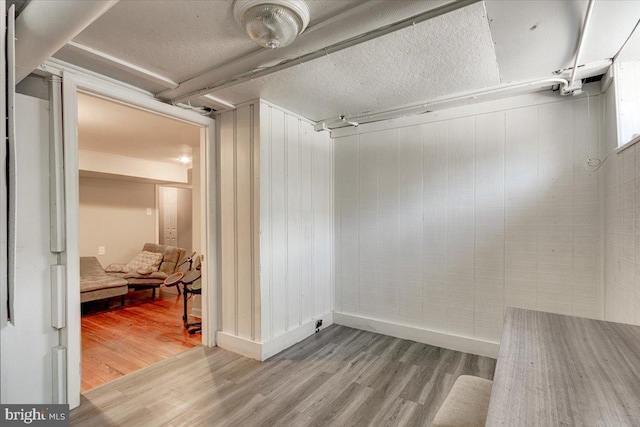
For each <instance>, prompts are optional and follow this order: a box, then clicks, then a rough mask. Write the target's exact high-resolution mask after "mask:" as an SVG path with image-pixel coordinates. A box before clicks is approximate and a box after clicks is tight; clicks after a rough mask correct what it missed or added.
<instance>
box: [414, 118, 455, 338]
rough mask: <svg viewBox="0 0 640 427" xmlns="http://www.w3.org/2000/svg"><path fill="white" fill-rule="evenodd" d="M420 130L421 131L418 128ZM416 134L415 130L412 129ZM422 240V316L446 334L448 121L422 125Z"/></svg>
mask: <svg viewBox="0 0 640 427" xmlns="http://www.w3.org/2000/svg"><path fill="white" fill-rule="evenodd" d="M418 129H420V128H418ZM412 130H413V131H414V132H415V131H416V129H415V128H412ZM420 130H421V131H422V141H423V153H422V155H423V157H422V161H423V166H422V173H423V184H422V187H423V209H424V211H423V228H422V232H423V237H422V242H423V243H422V256H423V261H422V263H423V268H422V271H423V272H422V281H423V292H422V317H423V320H422V321H423V325H425V327H427V328H429V329H431V330H434V331H438V332H444V331H445V330H446V323H447V319H448V317H449V315H450V307H447V305H446V302H447V301H446V299H445V297H446V291H447V277H446V252H447V227H446V219H447V188H448V174H447V167H448V166H447V139H448V136H449V132H448V130H449V129H448V126H447V123H446V122H439V123H430V124H426V125H423V126H422V127H421V129H420Z"/></svg>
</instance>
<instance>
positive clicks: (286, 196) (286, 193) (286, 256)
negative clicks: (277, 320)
mask: <svg viewBox="0 0 640 427" xmlns="http://www.w3.org/2000/svg"><path fill="white" fill-rule="evenodd" d="M288 121H289V115H288V114H286V113H284V232H285V236H284V241H285V245H284V251H285V254H284V260H285V261H284V265H285V267H284V330H285V332H286V331H288V330H289V315H290V313H289V185H288V184H289V131H288V130H289V126H288V125H287V122H288Z"/></svg>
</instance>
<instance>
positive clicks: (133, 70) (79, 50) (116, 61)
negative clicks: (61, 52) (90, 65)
mask: <svg viewBox="0 0 640 427" xmlns="http://www.w3.org/2000/svg"><path fill="white" fill-rule="evenodd" d="M65 49H67V50H69V51H71V52H74V53H76V54H80V55H82V56H84V57H87V58H88V59H90V60H93V61H97V62H100V63H102V64H107V65H109V66H111V67H114V68H117V69H119V70H122V71H126V72H128V73H130V74H133V75H134V76H137V77H141V78H143V79H144V80H148V81H150V82H153V83H155V84H157V85H160V86H162V87H164V88H166V89H175V88H177V87H178V86H179V84H178V83H177V82H174V81H173V80H171V79H169V78H167V77H164V76H161V75H160V74H158V73H154V72H153V71H149V70H147V69H145V68H142V67H140V66H138V65H136V64H132V63H130V62H127V61H124V60H122V59H120V58H116V57H115V56H112V55H109V54H107V53H104V52H102V51H99V50H97V49H93V48H91V47H89V46H85V45H82V44H80V43H76V42H74V41H70V42H69V43H67V44H66V46H65Z"/></svg>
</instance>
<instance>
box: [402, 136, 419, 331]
mask: <svg viewBox="0 0 640 427" xmlns="http://www.w3.org/2000/svg"><path fill="white" fill-rule="evenodd" d="M397 149H398V233H397V236H398V239H397V242H396V244H398V245H401V246H400V247H396V256H397V257H398V267H397V268H398V285H399V286H398V289H399V295H398V310H399V313H398V314H399V320H400V321H401V322H402V323H407V324H410V325H420V324H421V323H422V213H423V206H422V204H423V197H422V195H423V188H422V182H423V177H422V162H423V160H422V156H423V154H422V149H423V147H422V132H421V129H419V128H418V129H407V128H404V129H399V130H398V143H397Z"/></svg>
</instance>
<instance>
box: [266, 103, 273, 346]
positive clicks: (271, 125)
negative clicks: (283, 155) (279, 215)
mask: <svg viewBox="0 0 640 427" xmlns="http://www.w3.org/2000/svg"><path fill="white" fill-rule="evenodd" d="M267 108H268V114H269V186H270V187H271V192H270V198H271V200H270V201H269V222H270V224H269V265H270V266H271V267H270V268H269V274H270V277H269V307H270V310H269V315H270V316H269V317H270V318H269V334H268V335H267V336H266V337H269V338H273V311H274V310H273V160H272V159H273V115H272V112H273V107H272V106H270V105H269V106H268V107H267ZM266 337H265V338H266Z"/></svg>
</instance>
